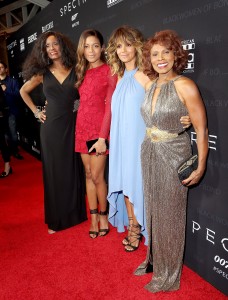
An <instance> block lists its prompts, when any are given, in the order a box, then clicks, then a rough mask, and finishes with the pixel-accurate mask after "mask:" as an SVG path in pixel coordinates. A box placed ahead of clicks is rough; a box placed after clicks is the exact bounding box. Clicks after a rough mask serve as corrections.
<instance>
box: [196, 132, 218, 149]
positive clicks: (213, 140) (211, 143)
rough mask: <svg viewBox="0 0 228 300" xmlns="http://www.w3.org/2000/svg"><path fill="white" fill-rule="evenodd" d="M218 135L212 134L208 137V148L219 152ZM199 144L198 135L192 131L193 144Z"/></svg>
mask: <svg viewBox="0 0 228 300" xmlns="http://www.w3.org/2000/svg"><path fill="white" fill-rule="evenodd" d="M217 139H218V137H217V135H212V134H210V135H209V136H208V147H209V148H210V149H212V150H215V151H216V150H217ZM194 142H195V143H197V137H196V133H195V132H194V131H191V144H192V145H193V143H194Z"/></svg>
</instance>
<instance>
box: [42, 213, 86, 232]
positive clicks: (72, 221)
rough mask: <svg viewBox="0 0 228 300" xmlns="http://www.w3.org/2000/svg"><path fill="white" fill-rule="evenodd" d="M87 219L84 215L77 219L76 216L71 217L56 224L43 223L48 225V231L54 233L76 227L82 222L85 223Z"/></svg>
mask: <svg viewBox="0 0 228 300" xmlns="http://www.w3.org/2000/svg"><path fill="white" fill-rule="evenodd" d="M87 219H88V218H87V216H86V215H84V216H81V217H78V216H71V217H69V218H65V219H60V220H58V221H56V222H52V223H51V222H47V221H46V222H45V224H47V225H48V228H49V229H52V230H54V231H61V230H64V229H68V228H70V227H73V226H76V225H79V224H81V223H82V222H84V221H86V220H87Z"/></svg>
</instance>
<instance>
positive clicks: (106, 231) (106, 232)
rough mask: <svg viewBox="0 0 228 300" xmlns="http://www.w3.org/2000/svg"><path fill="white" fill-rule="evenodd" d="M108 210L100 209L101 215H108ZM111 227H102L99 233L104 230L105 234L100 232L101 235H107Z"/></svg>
mask: <svg viewBox="0 0 228 300" xmlns="http://www.w3.org/2000/svg"><path fill="white" fill-rule="evenodd" d="M107 214H108V212H107V210H106V211H100V213H99V215H100V216H107ZM109 231H110V229H109V228H100V229H99V233H102V232H104V234H99V236H101V237H102V236H106V235H107V234H108V233H109Z"/></svg>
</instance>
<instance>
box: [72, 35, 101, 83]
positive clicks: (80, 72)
mask: <svg viewBox="0 0 228 300" xmlns="http://www.w3.org/2000/svg"><path fill="white" fill-rule="evenodd" d="M89 36H95V37H96V38H97V39H98V40H99V42H100V45H101V47H103V45H104V38H103V36H102V34H101V33H100V32H99V31H98V30H95V29H87V30H85V31H83V32H82V34H81V36H80V38H79V42H78V47H77V64H76V67H75V71H76V75H77V82H76V84H75V86H76V87H77V88H78V87H79V86H80V85H81V84H82V82H83V80H84V77H85V73H86V70H87V69H88V65H89V63H88V61H87V60H86V59H85V56H84V47H85V42H86V39H87V37H89ZM101 60H102V61H103V62H106V59H105V53H104V51H102V52H101Z"/></svg>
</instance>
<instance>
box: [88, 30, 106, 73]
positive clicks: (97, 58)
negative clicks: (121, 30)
mask: <svg viewBox="0 0 228 300" xmlns="http://www.w3.org/2000/svg"><path fill="white" fill-rule="evenodd" d="M102 51H103V48H102V45H101V44H100V41H99V39H98V38H97V37H95V36H88V37H87V38H86V40H85V44H84V57H85V59H86V60H87V61H88V62H89V64H90V65H91V66H93V67H96V66H99V65H100V64H101V63H102V60H101V53H102Z"/></svg>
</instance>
